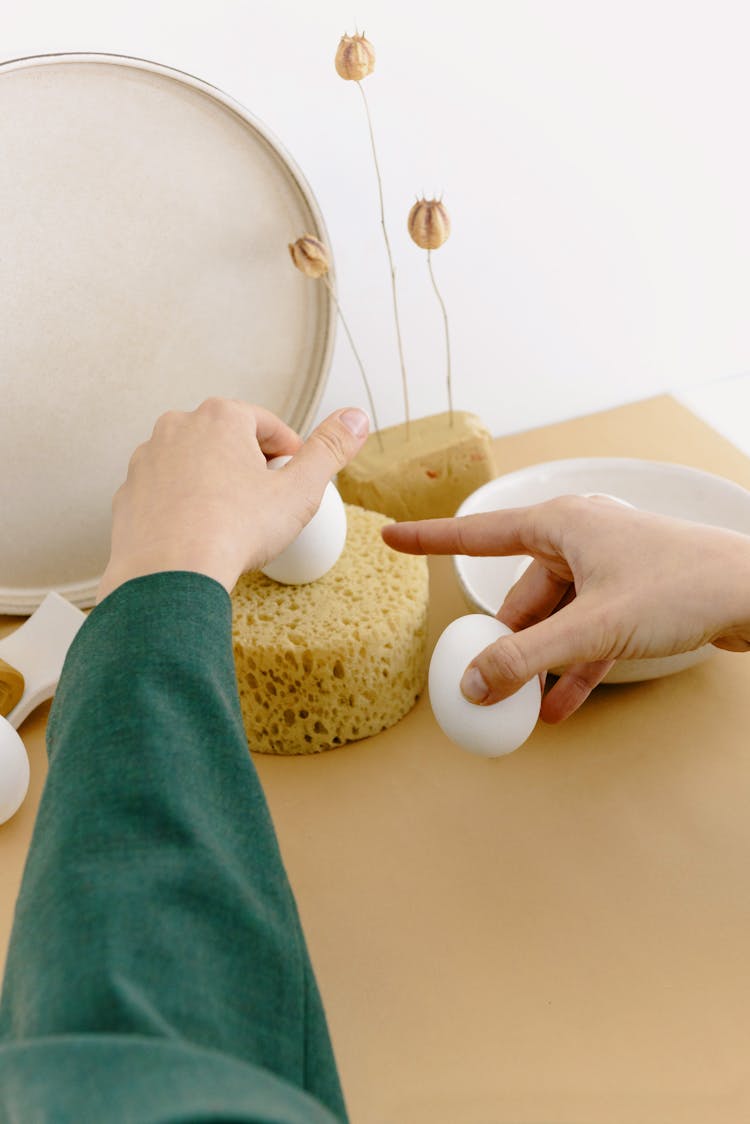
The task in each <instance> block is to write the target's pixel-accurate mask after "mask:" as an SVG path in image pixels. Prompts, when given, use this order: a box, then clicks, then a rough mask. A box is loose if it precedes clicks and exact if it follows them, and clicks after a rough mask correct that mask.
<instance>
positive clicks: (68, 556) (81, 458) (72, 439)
mask: <svg viewBox="0 0 750 1124" xmlns="http://www.w3.org/2000/svg"><path fill="white" fill-rule="evenodd" d="M0 98H1V99H2V107H3V111H2V115H0V152H1V153H2V160H0V214H2V216H3V239H2V250H1V251H0V291H1V292H2V294H3V297H2V301H1V302H0V404H1V405H0V467H1V468H2V472H0V511H1V512H2V540H0V541H1V544H2V545H0V612H6V613H30V612H32V611H33V609H34V608H35V607H36V606H37V605H38V604H39V603H40V602H41V600H42V599H43V597H44V596H45V595H46V593H47V592H48V591H49V590H52V589H54V590H57V591H58V592H59V593H62V594H64V595H65V596H66V597H67V598H68V599H69V600H71V601H73V602H75V603H76V604H78V605H87V604H91V603H92V600H93V596H94V593H95V590H96V585H97V581H98V577H99V575H100V574H101V571H102V569H103V567H104V565H105V563H106V559H107V553H108V539H109V522H110V503H111V497H112V495H113V493H114V491H115V490H116V489H117V487H118V485H119V484H120V483H121V482H122V480H123V479H124V476H125V472H126V469H127V463H128V459H129V456H130V454H131V452H132V451H133V449H134V448H135V446H136V445H137V444H139V443H140V442H142V441H144V440H145V439H146V438H147V437H148V436H149V434H150V432H151V429H152V426H153V423H154V421H155V420H156V418H157V417H158V415H159V414H160V413H162V412H163V411H164V410H167V409H172V408H174V409H194V408H195V407H196V406H197V405H198V404H199V403H200V402H201V401H202V400H203V399H204V398H206V397H208V396H210V395H214V394H218V395H226V396H229V397H236V398H243V399H246V400H250V401H254V402H259V403H262V404H263V405H265V406H267V407H268V408H269V409H271V410H273V411H274V413H276V414H279V415H280V416H281V417H282V418H284V419H285V420H286V421H288V422H289V423H290V424H291V425H292V426H294V427H295V428H296V429H298V430H304V429H305V427H306V426H307V425H308V424H309V422H310V421H311V420H312V417H313V415H314V412H315V407H316V405H317V402H318V399H319V397H320V394H321V392H322V389H323V384H324V380H325V377H326V375H327V372H328V366H329V362H330V357H331V351H332V346H333V334H334V309H333V307H332V304H331V302H330V300H329V297H328V294H327V292H326V289H325V287H324V286H322V285H319V284H316V283H314V282H312V281H309V280H308V279H307V278H305V277H304V276H303V275H302V274H300V273H299V272H297V271H296V270H295V269H294V268H293V266H292V263H291V261H290V259H289V254H288V251H287V244H288V243H289V242H291V241H293V240H294V239H295V238H297V237H298V236H299V235H300V234H302V233H304V232H305V231H309V232H311V233H313V234H316V235H317V236H318V237H320V238H322V239H324V240H327V235H326V231H325V227H324V224H323V220H322V217H321V215H320V212H319V209H318V207H317V205H316V203H315V200H314V198H313V196H312V193H311V191H310V189H309V187H308V186H307V184H306V183H305V181H304V179H303V177H302V175H301V174H300V172H299V170H298V169H297V168H296V167H295V165H294V164H293V162H292V161H291V160H290V158H289V156H288V155H287V154H286V153H285V152H284V150H283V149H282V148H281V146H280V145H279V143H278V141H276V140H275V139H274V137H273V136H272V135H271V134H270V133H269V131H268V130H267V129H266V128H265V126H263V125H262V124H261V123H260V122H259V121H257V120H256V119H255V118H254V117H252V116H251V114H249V113H248V112H247V111H246V110H245V109H243V108H242V107H241V106H240V105H238V104H237V103H236V102H234V101H233V100H232V99H231V98H229V97H227V95H226V94H223V93H222V92H221V91H220V90H217V89H215V88H214V87H213V86H209V85H208V84H206V83H205V82H201V81H200V80H199V79H197V78H194V77H192V76H191V75H187V74H183V73H181V72H179V71H176V70H172V69H170V68H168V67H165V66H160V65H158V64H156V63H151V62H146V61H144V60H141V59H131V58H124V57H121V56H118V55H89V54H71V55H50V56H41V57H37V58H31V59H19V60H14V61H12V62H7V63H4V64H2V65H0Z"/></svg>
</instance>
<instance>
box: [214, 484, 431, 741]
mask: <svg viewBox="0 0 750 1124" xmlns="http://www.w3.org/2000/svg"><path fill="white" fill-rule="evenodd" d="M346 514H347V538H346V546H345V547H344V551H343V553H342V555H341V557H340V558H339V560H338V562H337V563H336V565H335V566H334V567H333V568H332V569H331V570H329V572H328V573H327V574H326V575H325V576H324V577H322V578H319V579H318V581H316V582H311V583H310V584H309V585H297V586H287V585H279V584H277V583H276V582H274V581H272V580H271V579H270V578H266V577H265V576H264V575H263V574H260V573H257V572H252V573H247V574H244V575H243V576H242V577H241V578H240V580H239V582H238V583H237V586H236V587H235V589H234V592H233V593H232V615H233V622H232V636H233V645H234V658H235V664H236V668H237V682H238V685H239V692H240V702H241V704H242V716H243V720H244V723H245V729H246V731H247V737H248V743H249V745H250V748H251V749H252V750H256V751H258V752H259V753H289V754H293V753H317V752H319V751H320V750H323V749H330V748H331V747H332V746H337V745H343V744H344V743H345V742H350V741H354V740H356V739H358V738H365V737H368V736H369V735H370V734H376V733H378V732H379V731H380V730H384V729H386V728H387V727H389V726H393V725H394V724H395V723H396V722H398V720H399V719H400V718H402V717H403V715H404V714H406V712H407V711H408V710H410V709H411V707H412V706H413V705H414V703H415V702H416V700H417V698H418V697H419V695H420V693H421V692H422V690H423V689H424V686H425V682H426V677H427V650H426V640H427V602H428V574H427V562H426V560H425V559H424V558H421V557H417V556H414V555H407V554H398V553H396V551H393V550H391V549H390V548H389V547H387V546H386V545H385V543H384V542H383V540H382V538H381V536H380V528H381V527H382V526H383V525H384V524H385V523H390V522H392V520H390V519H388V518H386V517H385V516H383V515H381V514H379V513H377V512H374V511H365V510H364V509H362V508H360V507H355V506H350V505H348V504H347V505H346Z"/></svg>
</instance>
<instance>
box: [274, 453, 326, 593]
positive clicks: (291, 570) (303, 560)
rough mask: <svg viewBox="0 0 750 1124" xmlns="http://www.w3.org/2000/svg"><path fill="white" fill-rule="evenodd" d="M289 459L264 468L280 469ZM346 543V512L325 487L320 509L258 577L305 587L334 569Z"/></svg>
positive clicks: (280, 460) (283, 459) (281, 459)
mask: <svg viewBox="0 0 750 1124" xmlns="http://www.w3.org/2000/svg"><path fill="white" fill-rule="evenodd" d="M291 459H292V458H291V457H275V458H274V459H273V460H271V461H269V462H268V468H270V469H277V468H281V467H282V466H283V465H285V464H286V463H287V462H288V461H290V460H291ZM345 542H346V510H345V508H344V504H343V501H342V499H341V496H340V495H339V494H338V492H337V490H336V488H335V486H334V485H333V484H327V485H326V490H325V492H324V493H323V499H322V500H321V501H320V507H319V508H318V510H317V511H316V512H315V514H314V515H313V517H312V519H311V520H310V522H309V523H308V524H307V525H306V526H305V527H303V528H302V530H301V531H300V533H299V534H298V535H297V538H296V539H294V541H293V542H291V543H290V544H289V546H288V547H286V549H285V550H282V552H281V554H278V555H277V556H276V558H274V559H272V560H271V561H270V562H269V563H268V564H267V565H265V566H264V567H263V569H262V570H261V573H263V574H265V575H266V577H267V578H273V580H274V581H276V582H281V583H282V584H283V585H307V583H308V582H314V581H317V580H318V578H322V577H323V575H324V574H327V573H328V571H329V570H330V569H331V567H332V566H335V565H336V563H337V562H338V560H339V558H340V557H341V551H342V550H343V549H344V544H345Z"/></svg>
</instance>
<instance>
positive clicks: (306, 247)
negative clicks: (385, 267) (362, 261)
mask: <svg viewBox="0 0 750 1124" xmlns="http://www.w3.org/2000/svg"><path fill="white" fill-rule="evenodd" d="M289 254H290V256H291V259H292V261H293V262H294V264H295V266H296V267H297V269H298V270H299V271H300V273H304V275H305V277H311V278H313V279H314V280H318V279H320V280H322V281H323V284H324V285H325V287H326V288H327V289H328V292H329V293H330V295H331V299H332V300H333V303H334V305H335V306H336V312H337V313H338V316H339V319H340V320H341V323H342V324H343V326H344V331H345V332H346V335H347V339H348V340H349V343H350V345H351V349H352V351H353V352H354V358H355V359H356V361H357V364H358V365H359V369H360V371H361V373H362V381H363V382H364V384H365V391H366V392H367V398H368V401H369V403H370V412H371V414H372V420H373V423H374V426H375V433H376V435H377V438H378V444H379V446H380V451H381V453H382V452H384V446H383V437H382V435H381V433H380V426H379V425H378V415H377V414H376V412H375V402H374V400H373V397H372V391H371V390H370V383H369V381H368V378H367V375H366V374H365V367H364V363H363V362H362V360H361V358H360V355H359V352H358V351H357V347H356V345H355V343H354V339H353V337H352V333H351V332H350V331H349V325H348V324H347V322H346V319H345V317H344V313H343V312H342V309H341V305H340V304H339V301H338V297H337V296H336V291H335V289H334V287H333V285H332V284H331V279H330V277H329V276H328V273H329V270H330V268H331V256H330V254H329V253H328V248H327V247H326V245H325V243H324V242H321V241H320V239H319V238H316V237H315V236H314V235H313V234H303V235H302V237H301V238H298V239H297V241H296V242H290V243H289Z"/></svg>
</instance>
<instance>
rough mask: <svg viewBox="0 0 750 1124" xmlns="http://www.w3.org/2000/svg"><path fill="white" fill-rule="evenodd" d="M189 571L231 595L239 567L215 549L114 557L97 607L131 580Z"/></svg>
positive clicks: (170, 549)
mask: <svg viewBox="0 0 750 1124" xmlns="http://www.w3.org/2000/svg"><path fill="white" fill-rule="evenodd" d="M180 570H181V571H190V572H191V573H196V574H203V575H204V576H205V577H208V578H213V579H214V581H217V582H218V583H219V584H220V585H222V586H223V587H224V589H225V590H226V591H227V593H231V592H232V589H233V588H234V585H235V583H236V581H237V578H238V577H239V576H240V573H241V571H242V567H241V566H240V565H239V564H238V563H237V562H236V561H235V560H234V559H233V558H232V557H231V556H230V555H229V553H228V552H225V551H222V550H220V549H216V548H215V547H211V548H207V547H201V548H200V549H195V548H192V549H191V548H189V547H184V546H183V547H180V546H178V545H177V544H175V545H174V546H171V547H167V548H164V547H160V548H153V549H148V550H143V551H137V552H133V553H130V554H127V555H117V556H115V555H113V556H112V557H111V558H110V560H109V562H108V563H107V567H106V569H105V571H104V573H103V574H102V577H101V581H100V583H99V589H98V590H97V595H96V602H97V604H99V603H100V602H101V601H103V600H104V598H105V597H108V596H109V594H110V593H113V592H114V591H115V589H117V588H118V587H119V586H121V585H124V584H125V582H128V581H131V580H132V579H133V578H143V577H146V576H147V575H149V574H159V573H165V572H167V571H180Z"/></svg>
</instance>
